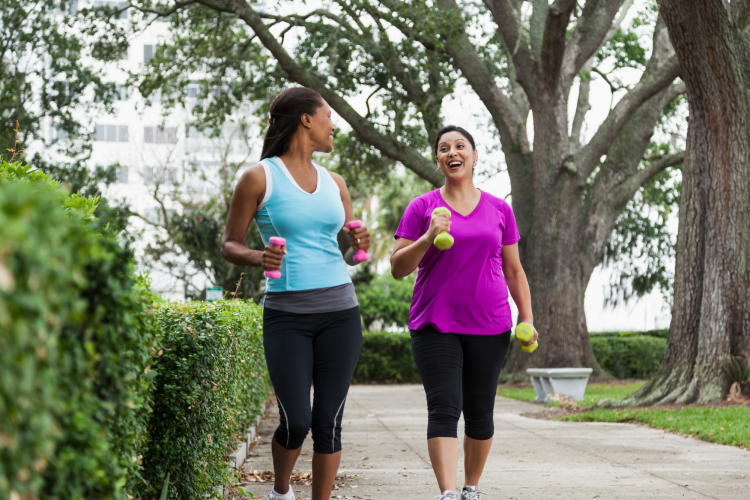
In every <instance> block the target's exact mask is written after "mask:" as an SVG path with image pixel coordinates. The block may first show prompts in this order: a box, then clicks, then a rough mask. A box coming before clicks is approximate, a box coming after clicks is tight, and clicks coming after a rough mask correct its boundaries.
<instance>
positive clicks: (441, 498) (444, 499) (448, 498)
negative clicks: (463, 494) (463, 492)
mask: <svg viewBox="0 0 750 500" xmlns="http://www.w3.org/2000/svg"><path fill="white" fill-rule="evenodd" d="M435 498H437V499H438V500H458V492H457V491H446V492H445V493H443V494H441V495H438V496H436V497H435Z"/></svg>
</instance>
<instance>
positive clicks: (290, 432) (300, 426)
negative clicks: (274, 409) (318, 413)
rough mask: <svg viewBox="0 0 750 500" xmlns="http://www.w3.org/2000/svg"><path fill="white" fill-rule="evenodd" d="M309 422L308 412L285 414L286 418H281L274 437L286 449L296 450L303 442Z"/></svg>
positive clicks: (308, 428)
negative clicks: (294, 414) (305, 413)
mask: <svg viewBox="0 0 750 500" xmlns="http://www.w3.org/2000/svg"><path fill="white" fill-rule="evenodd" d="M290 417H291V418H290ZM310 424H311V416H310V415H309V414H308V415H296V416H287V418H285V419H282V420H281V423H280V424H279V427H278V428H277V429H276V433H275V434H274V438H275V439H276V441H277V442H278V443H279V444H280V445H281V446H283V447H284V448H286V449H287V450H296V449H297V448H299V447H300V446H302V443H304V442H305V438H306V437H307V433H308V432H309V430H310Z"/></svg>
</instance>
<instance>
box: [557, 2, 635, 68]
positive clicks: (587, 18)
mask: <svg viewBox="0 0 750 500" xmlns="http://www.w3.org/2000/svg"><path fill="white" fill-rule="evenodd" d="M632 5H633V0H588V1H587V2H586V4H585V5H584V7H583V12H581V18H580V19H579V20H578V23H577V24H576V27H575V30H574V31H573V34H572V35H571V37H570V44H569V49H568V50H569V52H568V54H566V58H567V59H570V60H572V61H571V62H572V64H571V67H570V72H571V75H570V77H571V78H572V77H573V76H575V75H576V74H578V72H579V71H580V70H581V68H583V66H584V65H585V64H586V62H587V61H588V60H589V59H591V58H592V57H594V56H595V55H596V53H597V52H599V50H600V49H601V47H602V45H603V44H604V43H606V41H607V40H608V39H611V38H612V37H613V36H614V34H615V33H616V32H617V29H618V28H619V25H620V24H622V21H623V20H624V18H625V14H627V11H628V10H629V9H630V7H631V6H632ZM621 10H622V11H623V12H622V14H621V15H620V17H619V18H618V21H614V20H615V17H616V16H617V13H618V12H620V11H621Z"/></svg>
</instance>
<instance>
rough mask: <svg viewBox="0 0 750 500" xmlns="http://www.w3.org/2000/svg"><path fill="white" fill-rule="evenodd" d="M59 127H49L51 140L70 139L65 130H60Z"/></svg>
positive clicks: (52, 125) (51, 125) (52, 124)
mask: <svg viewBox="0 0 750 500" xmlns="http://www.w3.org/2000/svg"><path fill="white" fill-rule="evenodd" d="M59 127H60V126H59V125H55V124H54V123H51V124H50V126H49V137H50V139H51V140H53V141H54V140H58V141H64V140H65V139H67V138H68V137H69V134H68V133H67V132H66V131H64V130H63V129H61V128H59Z"/></svg>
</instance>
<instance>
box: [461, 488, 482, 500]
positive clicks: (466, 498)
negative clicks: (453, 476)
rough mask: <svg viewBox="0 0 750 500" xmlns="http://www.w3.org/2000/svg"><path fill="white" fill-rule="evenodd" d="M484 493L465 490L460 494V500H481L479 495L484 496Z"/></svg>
mask: <svg viewBox="0 0 750 500" xmlns="http://www.w3.org/2000/svg"><path fill="white" fill-rule="evenodd" d="M486 494H487V493H485V492H484V491H479V490H468V489H465V490H463V491H462V492H461V500H481V497H480V496H479V495H486Z"/></svg>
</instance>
